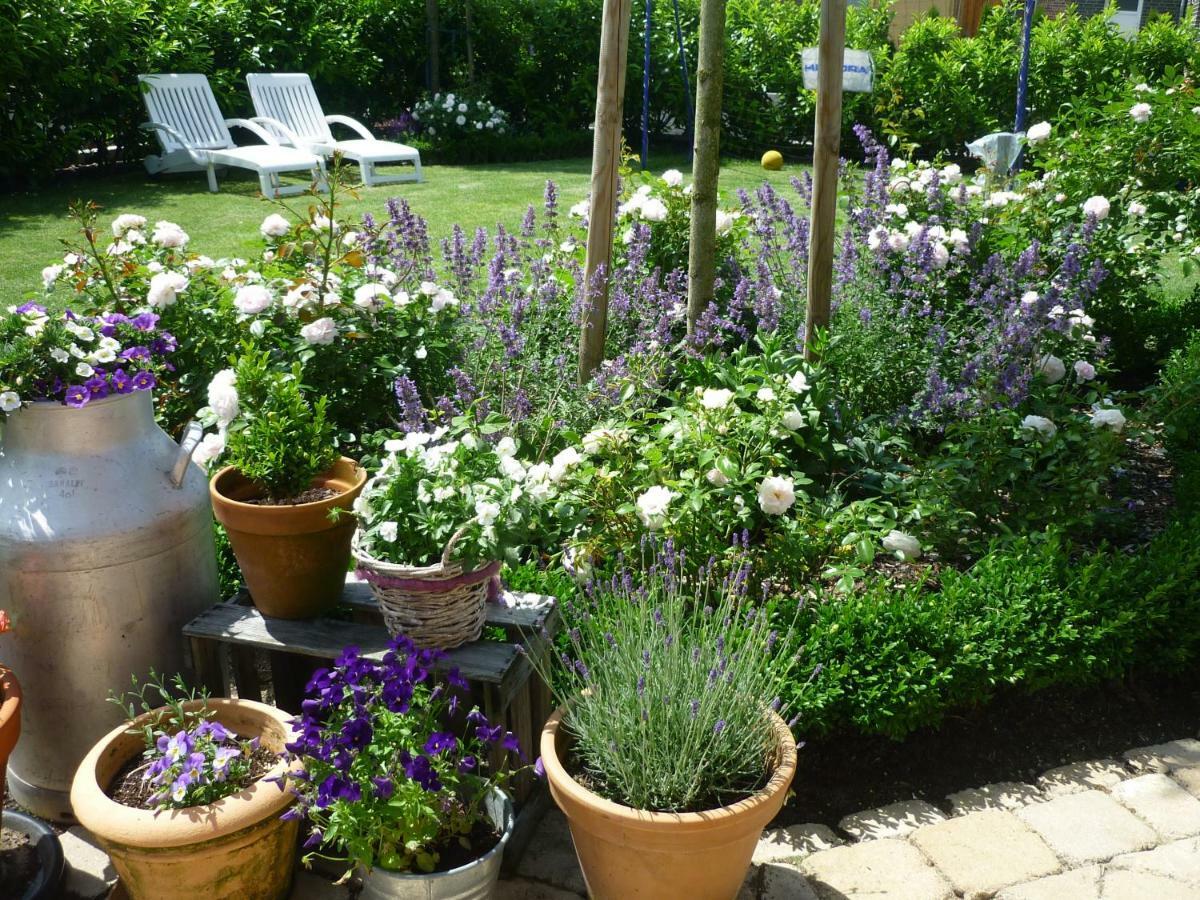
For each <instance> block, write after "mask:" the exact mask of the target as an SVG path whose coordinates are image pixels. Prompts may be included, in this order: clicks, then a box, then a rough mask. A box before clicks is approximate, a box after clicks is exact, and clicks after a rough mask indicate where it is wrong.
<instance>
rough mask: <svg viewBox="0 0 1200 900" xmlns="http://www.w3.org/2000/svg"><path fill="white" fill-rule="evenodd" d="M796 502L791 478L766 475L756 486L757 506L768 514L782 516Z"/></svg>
mask: <svg viewBox="0 0 1200 900" xmlns="http://www.w3.org/2000/svg"><path fill="white" fill-rule="evenodd" d="M795 502H796V488H795V486H794V484H793V482H792V479H790V478H787V477H785V476H783V475H768V476H767V477H766V478H764V479H763V480H762V483H761V484H760V485H759V486H758V506H759V508H760V509H761V510H762V511H763V512H765V513H766V514H767V515H769V516H782V515H783V514H784V513H785V512H787V511H788V510H789V509H791V508H792V504H794V503H795Z"/></svg>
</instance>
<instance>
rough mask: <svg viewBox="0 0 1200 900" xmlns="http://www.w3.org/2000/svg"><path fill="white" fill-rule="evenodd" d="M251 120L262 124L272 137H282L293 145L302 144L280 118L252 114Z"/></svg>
mask: <svg viewBox="0 0 1200 900" xmlns="http://www.w3.org/2000/svg"><path fill="white" fill-rule="evenodd" d="M250 121H251V122H253V123H254V124H256V125H261V126H262V127H263V128H265V129H266V130H267V131H268V132H269V133H270V134H271V136H272V137H275V138H282V139H283V141H284V142H285V143H288V144H291V145H292V146H293V147H299V146H300V138H299V137H297V136H296V134H295V132H293V131H292V129H290V128H288V127H287V126H286V125H284V124H283V123H282V122H280V121H279V120H278V119H272V118H271V117H270V116H252V117H251V118H250Z"/></svg>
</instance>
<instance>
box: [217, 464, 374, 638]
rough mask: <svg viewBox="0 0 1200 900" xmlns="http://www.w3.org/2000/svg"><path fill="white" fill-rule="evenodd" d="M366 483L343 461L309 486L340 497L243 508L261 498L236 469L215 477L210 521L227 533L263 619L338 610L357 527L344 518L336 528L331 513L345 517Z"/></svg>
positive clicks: (359, 469) (357, 469)
mask: <svg viewBox="0 0 1200 900" xmlns="http://www.w3.org/2000/svg"><path fill="white" fill-rule="evenodd" d="M366 482H367V473H366V470H365V469H363V468H362V467H360V466H359V465H358V463H356V462H354V460H352V459H347V458H346V457H344V456H343V457H342V458H341V459H339V460H338V461H337V462H336V463H334V464H333V467H332V468H331V469H330V470H329V471H328V472H324V473H323V474H321V475H318V476H317V477H316V478H314V479H313V483H312V486H313V487H326V488H329V489H330V490H333V491H336V492H337V496H335V497H329V498H328V499H325V500H318V501H316V502H315V503H298V504H296V505H295V506H260V505H258V504H254V503H246V502H244V501H246V500H254V499H257V498H258V497H261V496H262V492H261V491H260V490H259V489H258V488H257V487H255V486H254V484H253V483H251V482H250V481H249V480H247V479H246V478H245V477H243V475H242V474H241V473H240V472H238V471H237V469H235V468H233V466H226V467H225V468H224V469H222V470H221V471H220V472H218V473H217V474H216V475H214V476H213V479H212V481H211V482H210V483H209V488H208V490H209V494H210V496H211V497H212V505H213V514H214V515H215V516H216V518H217V521H218V522H220V523H221V524H222V525H224V526H225V530H226V531H228V532H229V543H230V544H232V545H233V554H234V556H236V557H237V561H238V566H239V567H240V568H241V570H242V576H243V577H244V578H245V579H246V587H247V588H248V589H249V590H250V597H251V599H252V600H253V601H254V605H255V606H257V607H258V608H259V610H260V611H261V612H262V614H263V615H264V616H273V617H275V618H277V619H307V618H311V617H312V616H317V615H320V614H321V613H323V612H326V611H327V610H329V609H330V608H331V607H332V606H333V605H334V604H335V603H337V601H338V598H339V597H341V595H342V587H343V585H344V584H345V581H346V570H347V568H348V567H349V565H350V540H351V539H352V538H353V537H354V528H355V519H354V516H352V515H350V514H349V513H346V514H345V515H343V516H341V517H340V518H339V520H338V521H337V522H336V523H335V522H333V521H332V520H331V519H330V518H329V511H330V510H332V509H343V510H349V509H350V507H351V505H352V504H353V503H354V500H355V498H357V497H358V495H359V494H360V493H361V492H362V489H363V485H364V484H366Z"/></svg>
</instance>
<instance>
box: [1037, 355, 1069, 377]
mask: <svg viewBox="0 0 1200 900" xmlns="http://www.w3.org/2000/svg"><path fill="white" fill-rule="evenodd" d="M1034 371H1035V372H1037V374H1038V375H1041V376H1042V377H1043V378H1045V379H1046V381H1047V382H1048V383H1050V384H1058V383H1059V382H1060V381H1062V380H1063V378H1064V377H1066V374H1067V367H1066V366H1065V365H1064V364H1063V361H1062V360H1061V359H1059V358H1058V357H1057V356H1054V355H1053V354H1050V353H1047V354H1046V355H1045V356H1042V357H1040V358H1039V359H1038V360H1037V363H1036V364H1035V365H1034Z"/></svg>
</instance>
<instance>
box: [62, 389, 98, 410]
mask: <svg viewBox="0 0 1200 900" xmlns="http://www.w3.org/2000/svg"><path fill="white" fill-rule="evenodd" d="M91 398H92V395H91V393H90V392H89V391H88V389H87V388H86V387H84V386H83V385H82V384H73V385H71V386H70V387H68V388H67V392H66V394H64V395H63V402H64V403H66V404H67V406H71V407H74V408H75V409H80V408H82V407H84V406H87V404H88V401H89V400H90V399H91Z"/></svg>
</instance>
